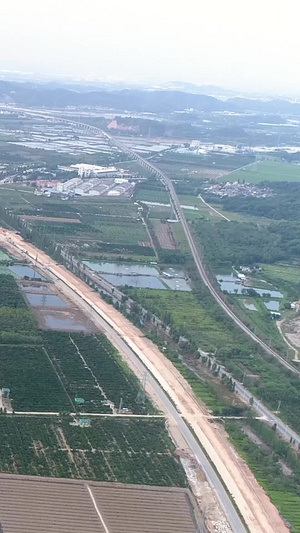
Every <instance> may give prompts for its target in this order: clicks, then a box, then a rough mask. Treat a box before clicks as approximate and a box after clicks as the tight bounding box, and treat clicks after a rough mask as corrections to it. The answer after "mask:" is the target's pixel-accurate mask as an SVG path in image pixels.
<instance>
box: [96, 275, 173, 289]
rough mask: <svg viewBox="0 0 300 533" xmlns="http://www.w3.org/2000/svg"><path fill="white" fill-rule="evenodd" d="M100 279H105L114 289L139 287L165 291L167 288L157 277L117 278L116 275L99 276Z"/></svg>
mask: <svg viewBox="0 0 300 533" xmlns="http://www.w3.org/2000/svg"><path fill="white" fill-rule="evenodd" d="M101 277H102V278H104V279H106V281H108V282H109V283H111V284H112V285H115V286H116V287H122V286H123V287H124V286H125V285H128V286H129V287H139V288H143V289H166V288H167V287H166V286H165V285H164V284H163V283H162V282H161V281H160V279H159V278H158V277H154V276H124V275H122V276H119V275H117V274H101Z"/></svg>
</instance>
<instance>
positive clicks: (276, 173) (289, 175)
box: [221, 161, 300, 183]
mask: <svg viewBox="0 0 300 533" xmlns="http://www.w3.org/2000/svg"><path fill="white" fill-rule="evenodd" d="M221 179H222V181H238V180H240V181H244V180H245V181H246V182H248V183H260V182H261V181H300V166H299V165H295V164H293V163H283V162H281V161H258V162H256V163H253V164H252V165H250V166H248V167H245V168H244V169H240V170H235V171H234V172H231V173H230V174H227V175H226V176H224V177H223V178H221Z"/></svg>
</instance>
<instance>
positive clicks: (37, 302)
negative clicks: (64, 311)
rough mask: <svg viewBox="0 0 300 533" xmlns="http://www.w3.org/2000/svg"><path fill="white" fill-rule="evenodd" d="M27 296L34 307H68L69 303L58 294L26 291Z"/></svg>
mask: <svg viewBox="0 0 300 533" xmlns="http://www.w3.org/2000/svg"><path fill="white" fill-rule="evenodd" d="M26 298H27V300H28V301H29V303H30V305H32V306H33V307H35V306H36V307H66V306H67V304H66V302H64V301H63V300H62V299H61V298H60V297H59V296H56V294H38V293H30V292H28V293H26Z"/></svg>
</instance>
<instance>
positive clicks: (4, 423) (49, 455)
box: [0, 415, 186, 486]
mask: <svg viewBox="0 0 300 533" xmlns="http://www.w3.org/2000/svg"><path fill="white" fill-rule="evenodd" d="M70 423H72V418H71V417H64V418H62V419H59V418H58V417H20V416H17V415H15V416H8V415H7V416H5V417H2V418H1V419H0V432H1V442H0V470H1V472H7V473H14V474H27V475H39V476H49V477H67V478H80V479H94V480H98V481H119V482H123V483H138V484H147V485H160V486H185V485H186V479H185V475H184V473H183V470H182V468H181V466H180V464H179V461H178V460H177V459H176V458H175V455H174V446H173V444H172V442H171V440H170V438H169V437H168V434H167V431H166V429H165V423H164V421H163V420H159V419H147V420H137V419H122V418H117V419H106V418H101V419H93V420H92V421H91V426H90V427H79V426H73V425H70Z"/></svg>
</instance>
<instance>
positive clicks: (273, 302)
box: [264, 300, 279, 313]
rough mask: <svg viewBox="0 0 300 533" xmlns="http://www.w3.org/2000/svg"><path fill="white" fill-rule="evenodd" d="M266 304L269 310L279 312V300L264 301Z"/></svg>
mask: <svg viewBox="0 0 300 533" xmlns="http://www.w3.org/2000/svg"><path fill="white" fill-rule="evenodd" d="M264 304H265V306H266V308H267V309H269V311H276V312H277V313H278V312H279V302H277V301H276V300H270V301H269V302H264Z"/></svg>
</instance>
